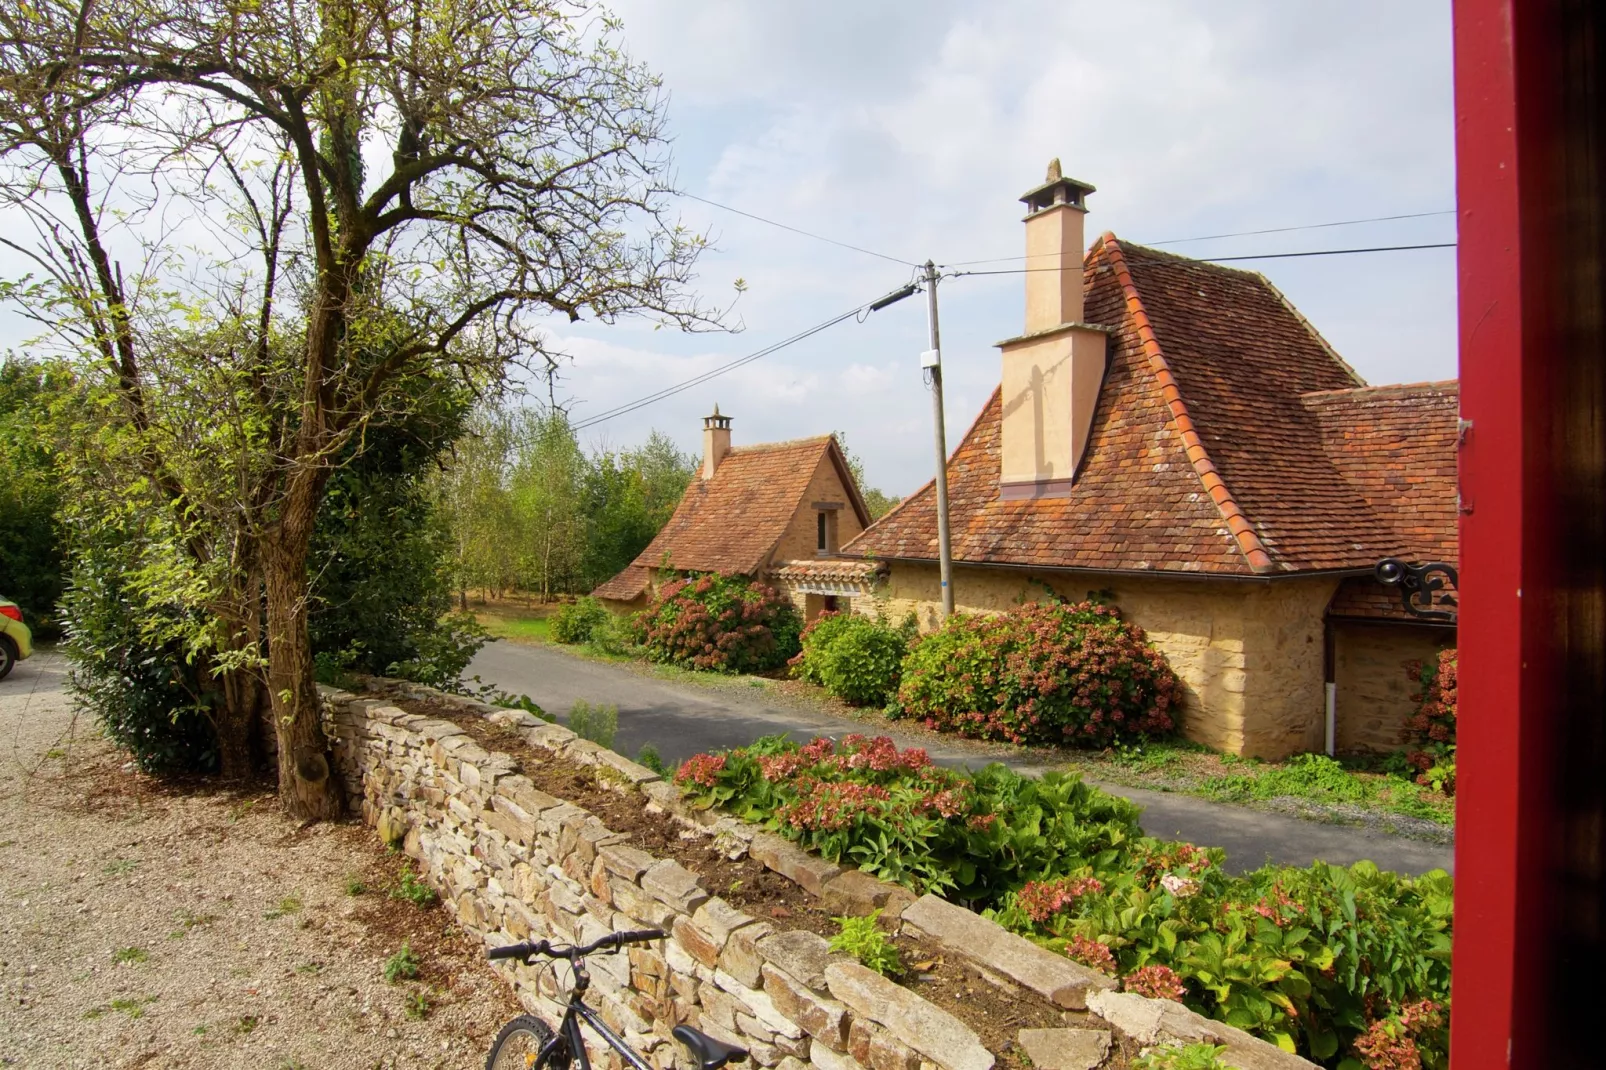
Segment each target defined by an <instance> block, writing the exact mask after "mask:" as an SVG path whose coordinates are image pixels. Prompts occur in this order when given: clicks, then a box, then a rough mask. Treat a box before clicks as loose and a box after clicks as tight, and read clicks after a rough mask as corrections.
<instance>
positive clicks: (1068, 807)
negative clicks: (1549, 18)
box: [676, 736, 1453, 1070]
mask: <svg viewBox="0 0 1606 1070" xmlns="http://www.w3.org/2000/svg"><path fill="white" fill-rule="evenodd" d="M1314 775H1315V776H1317V777H1318V778H1319V777H1321V776H1323V775H1325V774H1324V773H1322V772H1321V771H1318V772H1317V773H1315V774H1314ZM676 779H677V780H678V781H679V783H680V784H681V785H682V787H683V790H684V792H685V794H686V796H687V798H688V799H690V800H692V801H694V802H695V803H697V804H700V805H705V806H719V807H722V808H724V809H726V810H728V811H730V812H732V813H734V814H736V815H738V816H740V817H743V818H745V819H747V820H750V821H755V822H760V823H763V824H765V825H767V826H768V827H769V828H771V829H773V830H776V831H778V832H780V833H781V834H782V835H784V836H787V837H788V838H790V839H792V840H795V841H797V842H798V843H799V844H800V845H802V846H804V847H806V848H809V849H811V850H813V851H816V852H817V853H819V854H820V855H822V856H823V857H825V858H827V859H830V860H832V861H836V862H840V863H843V864H846V865H856V866H859V867H860V868H862V869H864V870H866V871H868V872H870V873H872V874H874V875H875V876H878V877H880V878H882V879H884V880H888V881H892V882H896V883H900V884H903V885H905V886H907V887H909V888H911V889H913V890H915V891H917V892H920V891H928V890H934V891H937V892H939V893H940V894H942V895H944V896H945V897H947V898H949V899H951V900H954V901H957V902H964V903H968V904H972V905H974V906H976V907H978V908H984V909H986V910H987V912H988V913H989V915H990V916H992V917H993V918H995V919H996V920H997V921H998V922H999V923H1000V924H1002V925H1003V926H1005V927H1006V928H1008V929H1010V930H1011V931H1014V932H1017V933H1020V934H1022V935H1025V936H1027V937H1028V938H1030V939H1032V940H1035V941H1037V942H1038V943H1040V944H1042V945H1044V946H1046V947H1048V948H1050V949H1051V950H1054V951H1056V952H1058V953H1061V954H1064V955H1066V956H1067V957H1069V958H1072V959H1074V960H1076V961H1078V962H1081V963H1083V964H1085V965H1087V966H1089V967H1091V968H1094V969H1097V970H1101V971H1103V972H1105V973H1107V974H1110V975H1112V976H1115V977H1119V978H1120V979H1121V984H1122V987H1123V988H1124V989H1125V990H1127V991H1132V992H1136V993H1139V994H1142V995H1148V996H1152V997H1159V998H1169V999H1177V1000H1180V1001H1181V1002H1183V1003H1185V1004H1186V1005H1188V1006H1189V1007H1191V1008H1193V1009H1194V1010H1197V1011H1199V1012H1200V1013H1202V1014H1206V1015H1209V1016H1212V1017H1215V1018H1218V1019H1220V1020H1222V1021H1225V1022H1227V1023H1228V1024H1230V1025H1233V1026H1236V1027H1238V1028H1240V1029H1244V1030H1246V1031H1248V1032H1251V1033H1253V1034H1255V1035H1257V1036H1260V1037H1263V1038H1265V1039H1267V1040H1269V1041H1271V1042H1273V1043H1275V1044H1278V1045H1279V1046H1281V1047H1283V1048H1285V1049H1286V1050H1289V1051H1298V1052H1300V1053H1302V1054H1305V1055H1307V1056H1308V1057H1310V1058H1313V1059H1316V1060H1317V1061H1320V1062H1324V1063H1327V1064H1328V1065H1333V1064H1334V1063H1335V1061H1336V1060H1338V1059H1339V1058H1341V1057H1343V1053H1344V1052H1346V1051H1348V1050H1349V1049H1350V1048H1351V1047H1352V1046H1353V1045H1355V1044H1356V1043H1357V1042H1358V1041H1360V1039H1361V1038H1362V1037H1363V1034H1366V1033H1367V1031H1368V1030H1369V1029H1372V1025H1371V1023H1375V1022H1377V1021H1393V1020H1394V1018H1398V1017H1399V1016H1401V1015H1406V1019H1402V1021H1403V1020H1409V1021H1410V1022H1414V1023H1417V1026H1416V1032H1410V1030H1409V1029H1407V1028H1406V1026H1405V1025H1399V1026H1390V1025H1385V1026H1378V1027H1376V1033H1377V1035H1376V1036H1375V1037H1374V1039H1373V1041H1370V1042H1369V1043H1372V1044H1374V1046H1376V1047H1378V1049H1379V1050H1383V1049H1384V1048H1385V1047H1388V1045H1390V1044H1394V1045H1395V1046H1396V1047H1399V1046H1401V1045H1400V1044H1399V1043H1396V1042H1398V1041H1399V1040H1400V1036H1396V1035H1395V1034H1398V1033H1399V1031H1400V1030H1401V1029H1405V1030H1406V1032H1408V1033H1410V1035H1409V1037H1408V1038H1407V1039H1409V1040H1410V1041H1411V1046H1412V1050H1414V1051H1418V1052H1419V1053H1420V1057H1421V1060H1422V1063H1423V1065H1424V1066H1426V1067H1429V1068H1430V1070H1432V1068H1437V1067H1440V1066H1442V1065H1443V1064H1442V1057H1443V1053H1444V1051H1445V1047H1444V1043H1443V1042H1442V1041H1441V1036H1440V1034H1439V1032H1437V1031H1436V1027H1435V1028H1430V1027H1429V1026H1428V1025H1425V1024H1421V1023H1423V1022H1425V1021H1426V1019H1425V1018H1424V1017H1423V1016H1422V1015H1420V1014H1418V1015H1417V1016H1416V1017H1415V1018H1412V1017H1410V1016H1409V1015H1407V1014H1406V1011H1405V1010H1404V1009H1405V1008H1409V1007H1415V1006H1418V1005H1420V1004H1421V1003H1422V1002H1423V1001H1427V1002H1429V1003H1432V1004H1433V1005H1435V1006H1441V1005H1447V1000H1448V998H1449V981H1450V972H1449V955H1450V946H1451V937H1452V919H1453V913H1452V911H1453V896H1452V883H1451V880H1450V878H1449V877H1448V876H1447V875H1446V874H1444V873H1442V872H1434V873H1429V874H1426V875H1424V876H1421V877H1402V876H1400V875H1398V874H1394V873H1387V872H1384V871H1381V870H1379V869H1378V868H1377V867H1376V866H1375V865H1373V864H1371V863H1369V862H1361V863H1357V864H1355V865H1353V866H1350V867H1348V868H1344V867H1339V866H1329V865H1325V864H1321V863H1318V864H1316V865H1313V866H1310V867H1308V868H1304V869H1299V868H1294V867H1289V866H1268V867H1265V868H1263V869H1260V870H1257V871H1255V872H1253V873H1249V874H1245V875H1242V876H1231V875H1229V874H1228V873H1226V872H1225V871H1224V870H1223V869H1222V868H1221V864H1222V857H1223V856H1222V854H1221V852H1219V851H1213V850H1205V849H1201V848H1198V847H1194V846H1192V845H1191V844H1185V843H1167V842H1163V841H1160V840H1155V839H1152V838H1149V837H1146V836H1144V835H1143V834H1142V832H1141V830H1140V829H1139V827H1138V824H1137V816H1138V812H1137V810H1136V808H1135V807H1133V806H1132V805H1131V804H1130V803H1128V802H1126V801H1125V800H1122V799H1116V798H1113V797H1111V796H1109V795H1106V794H1105V793H1103V792H1100V791H1098V790H1096V789H1094V788H1091V787H1089V786H1088V785H1086V784H1084V783H1082V782H1081V781H1080V780H1078V779H1077V778H1076V777H1074V776H1064V775H1056V774H1048V775H1045V776H1043V777H1042V778H1041V779H1031V778H1027V777H1022V776H1020V775H1019V774H1017V773H1014V772H1012V771H1010V770H1008V769H1005V768H1003V767H1001V766H988V767H985V768H983V769H981V770H978V771H976V772H974V773H966V772H958V771H954V770H949V769H942V768H938V767H934V766H932V764H931V762H930V760H929V758H928V757H927V756H926V755H925V754H924V752H921V751H918V750H904V751H900V750H899V749H898V748H897V747H896V746H895V745H894V744H893V743H892V741H891V740H890V739H884V738H883V739H876V740H868V739H865V738H864V737H862V736H850V737H847V738H845V739H843V740H842V741H841V742H840V743H833V742H832V741H831V740H829V739H817V740H814V741H813V742H811V743H809V744H806V745H803V746H799V745H798V744H796V743H793V742H790V741H788V740H785V739H783V738H779V737H776V738H768V739H763V740H759V741H758V742H756V743H754V744H753V745H752V746H750V747H745V748H740V749H737V750H732V751H726V752H722V753H718V754H703V755H697V756H695V757H693V758H691V759H689V760H687V761H686V762H685V763H684V764H683V765H682V766H681V767H680V769H679V771H678V772H677V774H676ZM1391 1016H1393V1017H1391ZM1391 1030H1392V1031H1393V1032H1390V1031H1391ZM1400 1035H1403V1034H1400ZM1390 1050H1392V1049H1390Z"/></svg>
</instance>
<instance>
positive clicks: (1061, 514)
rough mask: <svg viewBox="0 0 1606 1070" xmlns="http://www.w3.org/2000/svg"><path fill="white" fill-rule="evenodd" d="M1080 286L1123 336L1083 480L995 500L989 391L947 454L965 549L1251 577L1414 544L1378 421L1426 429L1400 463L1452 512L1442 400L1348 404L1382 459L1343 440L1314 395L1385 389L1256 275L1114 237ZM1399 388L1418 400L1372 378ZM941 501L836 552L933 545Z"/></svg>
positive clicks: (1115, 347) (926, 555)
mask: <svg viewBox="0 0 1606 1070" xmlns="http://www.w3.org/2000/svg"><path fill="white" fill-rule="evenodd" d="M1084 286H1085V287H1086V313H1085V315H1086V318H1087V320H1088V322H1090V323H1096V324H1103V325H1106V326H1110V327H1113V328H1114V334H1113V335H1112V337H1111V340H1110V366H1109V370H1108V372H1107V373H1106V375H1105V381H1104V385H1103V388H1102V390H1101V392H1100V396H1099V403H1098V406H1097V409H1096V411H1095V413H1094V417H1093V426H1092V429H1091V433H1090V436H1089V442H1088V448H1087V453H1086V455H1085V457H1084V459H1083V463H1082V466H1081V469H1080V470H1079V472H1078V474H1077V477H1076V483H1075V486H1074V488H1073V490H1072V492H1071V494H1070V495H1069V496H1067V497H1063V498H1041V499H1035V500H1023V501H1003V500H1001V499H1000V497H999V493H998V479H999V435H1000V430H1001V428H1000V401H999V395H998V393H997V392H995V393H994V394H993V396H992V398H991V399H989V401H988V402H987V405H986V406H985V407H984V408H983V410H982V412H981V415H980V416H979V417H978V418H977V420H976V423H975V424H974V425H973V426H972V427H971V428H970V430H969V432H967V433H966V435H965V437H964V439H963V440H962V441H961V442H960V444H959V447H958V449H956V450H955V451H954V454H953V457H952V460H951V462H950V466H949V491H950V518H951V526H952V531H953V548H954V557H955V559H956V560H959V561H971V562H978V563H988V564H1011V565H1026V566H1039V567H1060V568H1066V567H1070V568H1096V569H1114V570H1143V571H1162V570H1170V571H1180V572H1203V573H1218V574H1240V575H1253V574H1270V573H1280V572H1298V571H1315V570H1327V569H1337V570H1347V569H1357V568H1370V567H1371V566H1372V565H1374V564H1375V563H1376V562H1377V561H1378V559H1380V558H1382V557H1389V556H1412V555H1413V553H1415V552H1417V543H1416V542H1415V541H1414V536H1415V535H1416V534H1418V531H1417V526H1416V525H1413V523H1411V522H1409V521H1404V520H1402V521H1399V522H1397V521H1396V518H1395V517H1394V516H1393V515H1392V513H1391V512H1390V511H1391V510H1393V509H1395V508H1396V507H1395V506H1393V505H1391V504H1390V503H1389V502H1388V501H1387V495H1385V494H1380V493H1375V492H1372V491H1369V489H1368V488H1370V487H1372V486H1373V485H1374V484H1376V485H1379V486H1388V485H1391V484H1390V482H1389V481H1390V479H1391V478H1393V477H1391V476H1388V475H1383V476H1379V475H1378V474H1377V469H1376V468H1375V465H1382V466H1384V467H1385V468H1387V467H1388V466H1389V465H1391V464H1394V463H1395V462H1394V461H1391V460H1389V449H1388V447H1387V445H1386V443H1387V441H1388V438H1387V435H1388V434H1392V433H1395V432H1396V431H1397V430H1398V428H1399V427H1401V426H1405V425H1407V424H1409V422H1410V421H1411V420H1415V419H1421V420H1426V421H1429V422H1432V423H1433V430H1432V432H1431V433H1428V434H1424V435H1423V436H1422V439H1421V446H1420V452H1421V454H1422V455H1421V456H1418V455H1417V454H1416V453H1414V452H1413V453H1412V454H1411V460H1410V461H1409V462H1408V463H1409V465H1410V466H1411V467H1412V468H1413V469H1415V470H1419V471H1421V472H1423V473H1424V475H1423V476H1422V478H1421V479H1420V480H1418V481H1417V482H1416V483H1414V484H1413V487H1414V490H1413V493H1416V494H1419V495H1421V496H1422V497H1423V499H1426V498H1433V499H1434V500H1435V501H1437V502H1439V503H1440V504H1439V505H1436V506H1435V509H1442V505H1443V503H1445V502H1448V503H1449V505H1450V508H1451V510H1452V511H1453V508H1454V506H1453V502H1454V494H1455V491H1454V479H1455V454H1454V441H1453V437H1454V425H1455V412H1454V406H1453V403H1452V404H1451V405H1450V406H1449V408H1448V409H1446V408H1445V407H1444V406H1443V404H1442V398H1441V399H1438V400H1437V401H1435V402H1434V403H1432V404H1427V403H1417V402H1404V401H1402V402H1399V403H1398V404H1399V405H1400V406H1401V413H1400V414H1399V415H1398V417H1397V418H1396V417H1388V418H1385V417H1384V415H1383V411H1382V410H1383V409H1386V406H1382V408H1380V409H1379V410H1378V411H1377V412H1376V413H1373V410H1371V409H1367V408H1366V407H1365V405H1364V403H1362V402H1357V403H1356V405H1355V406H1354V407H1352V411H1353V412H1354V413H1355V414H1356V418H1360V417H1361V415H1363V414H1364V415H1365V418H1367V419H1374V418H1375V422H1376V423H1377V424H1378V428H1377V429H1376V430H1375V431H1371V432H1365V433H1360V434H1358V436H1356V442H1357V443H1358V442H1360V441H1361V440H1364V444H1365V447H1366V448H1365V449H1362V450H1361V451H1360V452H1362V453H1369V454H1371V455H1373V456H1374V457H1375V458H1376V460H1375V461H1364V460H1357V459H1356V458H1354V457H1352V456H1350V455H1349V454H1348V453H1347V452H1346V451H1349V450H1351V449H1355V448H1357V447H1356V445H1352V444H1350V443H1349V442H1348V441H1347V440H1346V439H1344V437H1343V436H1342V435H1339V434H1336V433H1335V430H1334V429H1335V427H1336V426H1337V425H1338V423H1341V422H1342V421H1343V420H1344V419H1345V415H1344V413H1345V406H1344V405H1343V404H1342V403H1341V402H1339V401H1327V400H1323V399H1324V398H1328V397H1330V396H1334V395H1348V394H1351V393H1355V394H1370V393H1378V391H1373V390H1369V389H1358V388H1362V387H1363V384H1362V383H1361V381H1360V379H1359V377H1358V376H1356V375H1355V373H1354V371H1352V370H1351V369H1350V368H1349V366H1348V365H1346V364H1345V363H1344V362H1343V361H1342V360H1340V359H1339V358H1338V356H1337V355H1336V354H1335V353H1334V352H1333V350H1332V348H1331V347H1330V346H1328V345H1327V343H1326V342H1325V341H1324V340H1322V338H1321V337H1320V336H1319V335H1318V334H1317V333H1316V332H1315V331H1314V330H1313V329H1312V328H1311V326H1310V324H1309V323H1308V322H1306V321H1305V319H1304V317H1303V316H1301V315H1300V314H1299V313H1298V312H1297V311H1296V310H1295V309H1294V308H1293V307H1292V306H1291V305H1290V304H1289V303H1288V302H1287V300H1286V299H1285V298H1284V297H1283V296H1282V294H1281V293H1279V292H1278V291H1277V290H1276V288H1275V287H1273V286H1272V285H1271V284H1270V283H1268V282H1267V281H1266V280H1265V279H1264V278H1262V277H1261V276H1259V275H1257V274H1254V273H1252V272H1245V271H1238V270H1235V269H1232V268H1225V267H1221V266H1219V265H1215V264H1208V263H1203V262H1200V261H1194V260H1188V259H1186V258H1183V257H1178V256H1173V255H1171V254H1167V253H1162V252H1158V251H1155V250H1152V249H1146V248H1143V247H1141V246H1134V245H1130V244H1126V243H1122V242H1120V241H1118V240H1117V239H1116V238H1115V237H1114V236H1113V235H1109V234H1106V235H1105V236H1104V237H1103V239H1102V240H1101V241H1100V242H1099V243H1098V244H1097V245H1096V246H1095V247H1094V248H1093V250H1092V251H1091V252H1090V254H1089V256H1088V258H1087V260H1086V262H1085V264H1084ZM1435 389H1442V388H1435ZM1390 390H1395V391H1396V392H1398V391H1400V390H1404V391H1405V393H1404V394H1402V395H1401V396H1402V397H1407V396H1411V395H1410V389H1409V388H1382V390H1381V393H1388V391H1390ZM1307 398H1314V399H1315V400H1312V401H1307ZM1414 406H1415V407H1414ZM1323 412H1331V413H1332V414H1333V416H1332V419H1331V420H1327V421H1325V422H1324V418H1323V417H1322V415H1321V413H1323ZM1398 421H1404V423H1403V424H1402V423H1400V422H1398ZM1446 429H1448V433H1449V435H1450V438H1449V439H1448V440H1447V439H1445V437H1444V434H1445V431H1446ZM1413 449H1415V447H1413ZM1330 450H1333V451H1337V453H1338V455H1337V456H1333V455H1330V453H1329V451H1330ZM1428 454H1431V455H1432V457H1433V460H1431V461H1429V460H1428V459H1427V455H1428ZM1401 463H1406V462H1404V461H1403V458H1402V459H1401ZM1369 494H1371V496H1370V497H1369V496H1368V495H1369ZM933 498H934V494H933V492H932V488H931V485H930V484H929V483H928V484H927V485H926V486H925V487H922V488H921V489H920V490H919V491H917V492H915V493H914V494H913V495H911V496H910V497H909V498H908V499H906V500H905V501H904V503H903V504H902V505H900V506H899V507H898V508H897V509H894V510H893V511H892V512H891V513H889V514H887V516H885V517H883V518H882V519H881V520H880V521H878V522H877V523H876V524H874V525H873V526H871V528H870V529H869V530H867V531H866V532H864V533H863V534H862V535H860V536H859V537H858V538H857V539H855V540H854V541H853V542H851V543H850V544H848V546H847V547H845V548H844V553H848V554H867V555H873V556H876V557H882V558H918V559H931V558H934V557H936V523H935V512H934V510H935V506H934V501H933ZM1379 510H1381V511H1382V512H1381V513H1380V512H1379ZM1383 514H1389V515H1388V516H1386V517H1385V516H1384V515H1383ZM1433 515H1434V516H1438V515H1439V514H1438V513H1437V512H1435V513H1434V514H1433ZM1437 523H1438V522H1437V520H1434V521H1431V522H1428V523H1427V524H1426V526H1428V527H1432V526H1433V525H1435V524H1437ZM1452 527H1453V525H1452Z"/></svg>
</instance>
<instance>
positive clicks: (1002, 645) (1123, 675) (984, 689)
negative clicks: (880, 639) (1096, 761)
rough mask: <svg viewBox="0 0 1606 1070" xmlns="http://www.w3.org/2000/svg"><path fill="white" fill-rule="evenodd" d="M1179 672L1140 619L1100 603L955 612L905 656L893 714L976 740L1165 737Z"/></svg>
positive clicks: (1094, 741) (1080, 742)
mask: <svg viewBox="0 0 1606 1070" xmlns="http://www.w3.org/2000/svg"><path fill="white" fill-rule="evenodd" d="M1176 691H1177V677H1176V674H1175V673H1173V672H1172V671H1171V667H1170V665H1168V664H1167V663H1166V660H1165V657H1164V656H1163V655H1162V654H1161V653H1160V652H1159V651H1157V650H1155V649H1154V648H1153V647H1152V646H1150V645H1149V643H1148V637H1147V636H1146V635H1145V634H1144V632H1143V629H1142V628H1139V627H1138V626H1137V625H1135V624H1132V623H1130V622H1128V621H1124V620H1122V619H1121V616H1120V614H1119V613H1118V612H1116V610H1114V609H1112V608H1110V607H1109V606H1105V605H1100V604H1098V603H1094V602H1079V603H1076V604H1074V605H1067V604H1060V603H1046V604H1045V603H1035V602H1034V603H1028V604H1026V605H1023V606H1020V607H1018V608H1016V609H1014V610H1012V611H1011V612H1009V613H1003V614H998V615H996V616H968V615H962V614H961V615H955V616H953V617H950V618H949V619H948V622H947V623H946V624H945V625H944V626H943V627H942V628H941V629H940V630H939V631H936V632H933V633H931V634H930V635H927V636H924V637H923V638H921V639H919V640H918V641H917V642H916V643H915V644H914V645H913V648H912V649H911V650H910V652H909V656H908V657H907V658H906V659H904V664H903V679H902V683H901V684H900V686H899V688H898V698H897V703H896V705H895V707H894V712H895V713H897V714H898V715H901V716H906V717H912V718H914V719H916V720H918V721H920V722H921V723H922V724H924V725H925V726H926V727H928V728H934V729H937V730H939V731H944V732H954V733H957V734H959V735H962V736H970V737H972V738H975V739H990V740H1004V741H1007V742H1010V743H1035V744H1047V745H1065V744H1070V745H1074V746H1086V747H1107V746H1110V745H1111V744H1114V743H1116V742H1120V741H1123V740H1133V739H1145V738H1151V737H1155V736H1163V735H1166V734H1168V733H1169V732H1171V731H1172V729H1173V728H1174V727H1175V722H1174V720H1173V718H1172V712H1171V711H1172V706H1173V704H1174V702H1175V701H1176Z"/></svg>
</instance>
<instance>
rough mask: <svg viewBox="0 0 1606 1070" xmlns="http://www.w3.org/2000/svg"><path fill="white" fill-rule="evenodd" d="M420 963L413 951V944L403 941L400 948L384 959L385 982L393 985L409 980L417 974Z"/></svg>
mask: <svg viewBox="0 0 1606 1070" xmlns="http://www.w3.org/2000/svg"><path fill="white" fill-rule="evenodd" d="M422 965H423V963H422V962H421V961H420V960H419V958H418V955H417V954H416V953H415V952H414V951H413V945H412V944H411V943H410V942H407V941H403V942H402V946H401V950H400V951H398V952H396V953H395V954H394V955H392V956H390V958H388V959H386V960H385V982H386V983H387V984H392V985H394V984H400V983H401V982H402V981H411V980H412V979H413V978H415V977H417V976H418V970H419V967H420V966H422Z"/></svg>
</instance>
